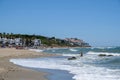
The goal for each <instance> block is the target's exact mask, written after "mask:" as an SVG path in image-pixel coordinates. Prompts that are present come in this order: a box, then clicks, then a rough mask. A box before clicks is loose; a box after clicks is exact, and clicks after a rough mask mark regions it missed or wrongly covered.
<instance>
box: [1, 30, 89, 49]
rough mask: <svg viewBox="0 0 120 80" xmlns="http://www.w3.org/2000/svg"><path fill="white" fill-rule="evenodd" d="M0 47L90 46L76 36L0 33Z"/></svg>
mask: <svg viewBox="0 0 120 80" xmlns="http://www.w3.org/2000/svg"><path fill="white" fill-rule="evenodd" d="M0 46H1V47H18V46H19V47H33V48H38V47H51V48H52V47H91V46H90V45H89V43H86V42H85V41H83V40H81V39H78V38H65V39H59V38H55V37H46V36H41V35H35V34H33V35H29V34H14V33H5V32H3V33H0Z"/></svg>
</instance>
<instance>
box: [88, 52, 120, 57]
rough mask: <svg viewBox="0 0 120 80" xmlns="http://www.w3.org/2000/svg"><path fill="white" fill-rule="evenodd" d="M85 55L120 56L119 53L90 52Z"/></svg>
mask: <svg viewBox="0 0 120 80" xmlns="http://www.w3.org/2000/svg"><path fill="white" fill-rule="evenodd" d="M87 54H91V55H100V54H105V55H113V56H120V53H108V52H92V51H89V52H87Z"/></svg>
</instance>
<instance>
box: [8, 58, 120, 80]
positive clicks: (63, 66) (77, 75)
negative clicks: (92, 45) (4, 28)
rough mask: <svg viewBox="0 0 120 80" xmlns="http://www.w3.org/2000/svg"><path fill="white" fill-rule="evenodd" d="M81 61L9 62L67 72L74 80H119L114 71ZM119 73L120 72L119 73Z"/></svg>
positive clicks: (56, 59)
mask: <svg viewBox="0 0 120 80" xmlns="http://www.w3.org/2000/svg"><path fill="white" fill-rule="evenodd" d="M83 60H84V58H83V59H81V58H80V59H78V60H67V59H63V58H62V59H60V58H59V59H58V58H44V59H40V60H38V59H37V60H36V59H11V60H10V62H13V63H14V64H17V65H21V66H24V67H31V68H45V69H59V70H67V71H69V72H70V73H72V74H74V77H73V78H74V79H75V80H120V76H119V74H116V71H115V70H110V69H107V68H103V67H95V66H92V65H88V64H84V63H83ZM119 72H120V71H119Z"/></svg>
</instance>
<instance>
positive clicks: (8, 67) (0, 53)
mask: <svg viewBox="0 0 120 80" xmlns="http://www.w3.org/2000/svg"><path fill="white" fill-rule="evenodd" d="M47 56H55V55H53V54H45V53H42V52H41V53H38V52H33V51H29V50H17V49H14V48H0V80H47V79H46V78H45V75H47V73H44V72H38V71H35V70H32V69H27V68H23V67H20V66H17V65H15V64H13V63H11V62H9V59H11V58H33V57H47Z"/></svg>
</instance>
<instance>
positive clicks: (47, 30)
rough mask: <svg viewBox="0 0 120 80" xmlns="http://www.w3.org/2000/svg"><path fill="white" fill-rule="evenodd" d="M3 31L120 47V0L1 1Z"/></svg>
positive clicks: (0, 15)
mask: <svg viewBox="0 0 120 80" xmlns="http://www.w3.org/2000/svg"><path fill="white" fill-rule="evenodd" d="M0 32H6V33H11V32H12V33H18V34H36V35H44V36H47V37H53V36H54V37H56V38H62V39H64V38H79V39H83V40H84V41H85V42H88V43H89V44H90V45H92V46H120V0H0Z"/></svg>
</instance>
